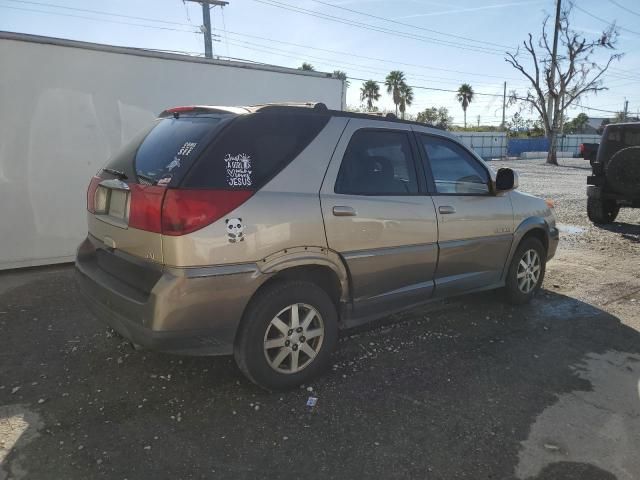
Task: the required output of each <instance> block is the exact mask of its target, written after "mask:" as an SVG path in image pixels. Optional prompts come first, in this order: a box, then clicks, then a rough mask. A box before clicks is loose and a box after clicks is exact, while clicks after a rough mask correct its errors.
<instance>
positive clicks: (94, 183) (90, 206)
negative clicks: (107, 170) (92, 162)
mask: <svg viewBox="0 0 640 480" xmlns="http://www.w3.org/2000/svg"><path fill="white" fill-rule="evenodd" d="M101 181H102V179H101V178H100V177H93V178H92V179H91V182H90V183H89V188H87V210H89V212H91V213H96V190H97V189H98V184H99V183H100V182H101Z"/></svg>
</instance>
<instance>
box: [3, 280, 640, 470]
mask: <svg viewBox="0 0 640 480" xmlns="http://www.w3.org/2000/svg"><path fill="white" fill-rule="evenodd" d="M445 307H446V308H442V306H439V307H438V308H439V310H438V309H435V310H434V308H433V307H431V308H426V309H421V310H416V311H413V312H410V313H407V314H404V315H400V316H395V317H393V318H390V319H389V323H388V324H384V325H378V326H376V327H375V328H374V329H373V330H366V331H362V330H359V331H357V332H355V333H353V332H352V333H350V334H348V335H346V336H344V337H343V338H342V340H341V342H340V344H339V350H338V352H337V353H336V355H335V365H334V368H333V369H332V371H330V372H328V373H327V375H325V376H324V377H322V378H320V379H318V380H317V381H316V382H315V383H314V384H313V386H312V388H313V391H312V392H310V391H308V390H307V389H306V388H300V389H296V390H295V391H292V392H287V393H275V394H270V393H267V392H264V391H261V390H259V389H258V388H256V387H254V386H253V385H252V384H250V383H248V382H247V381H246V380H244V378H242V377H241V376H240V373H239V371H238V370H237V368H236V367H235V365H234V364H233V361H232V360H231V359H228V358H180V357H172V356H167V355H161V354H154V353H149V352H139V351H133V350H131V349H130V348H129V347H128V345H126V343H124V342H121V341H119V340H118V339H116V338H113V337H110V336H108V335H107V334H106V333H105V329H104V328H103V327H102V326H101V325H100V324H99V323H98V321H97V320H95V319H94V318H93V317H91V316H90V314H89V313H88V312H87V310H86V309H85V308H84V307H83V306H82V304H81V303H80V301H79V298H78V295H77V293H76V290H75V287H74V284H73V281H72V272H71V270H70V269H60V270H58V271H54V272H53V273H51V272H50V273H48V274H46V275H42V276H40V275H38V274H37V272H36V273H34V278H33V279H32V280H31V281H29V282H27V283H26V284H22V285H19V286H16V287H15V288H13V289H11V290H9V291H6V292H4V293H3V294H1V295H0V312H2V313H0V359H1V362H0V387H1V388H0V405H21V406H22V407H20V408H24V409H25V410H29V411H30V412H35V413H36V414H37V415H38V416H39V417H40V418H41V419H42V422H43V425H42V426H41V427H39V428H38V432H37V433H36V432H30V436H29V438H30V441H29V442H28V443H27V442H25V443H24V444H22V445H20V444H16V445H17V446H16V447H15V448H12V449H10V451H8V452H7V454H6V458H5V460H4V461H3V463H2V464H1V466H0V468H1V469H4V470H5V471H6V472H10V476H11V475H13V477H15V478H21V477H24V478H68V479H76V478H77V479H86V478H109V479H111V478H117V479H122V478H128V479H130V480H133V479H138V478H141V479H142V478H217V479H218V478H233V479H238V478H240V479H242V478H267V477H268V478H279V477H283V478H284V477H288V478H299V477H303V476H304V477H306V478H340V479H342V478H402V479H405V478H429V479H440V478H442V479H454V478H470V479H481V478H484V479H505V478H530V479H550V478H554V479H556V478H563V479H564V478H580V479H584V480H590V479H609V478H616V476H617V478H619V479H620V480H622V479H626V478H632V477H625V476H624V474H620V472H622V471H623V470H621V469H622V468H627V469H629V468H631V469H633V468H635V466H636V464H634V463H633V461H635V460H631V459H627V458H618V457H616V458H602V459H598V458H596V459H594V461H588V462H583V461H581V460H577V461H576V460H574V459H575V458H580V456H581V455H582V453H581V452H576V451H574V450H575V449H576V448H578V449H579V448H582V447H581V444H580V443H579V442H577V443H575V445H574V443H573V440H572V437H571V436H570V435H569V436H567V435H568V433H567V432H571V431H572V430H570V429H568V428H567V426H566V425H563V424H562V421H560V422H559V424H557V425H555V426H554V425H550V424H549V419H553V418H556V417H555V416H554V415H556V414H557V412H562V410H558V408H559V402H560V403H561V402H564V401H565V400H566V401H571V399H572V398H573V397H575V399H576V400H575V401H576V402H578V404H581V403H580V402H589V401H590V400H589V399H590V398H592V397H590V396H589V395H590V394H591V393H592V392H593V391H595V390H594V384H593V382H594V380H593V376H590V375H589V374H586V373H584V372H585V371H586V369H588V368H597V365H599V364H598V363H593V362H592V360H593V359H594V358H595V359H596V360H597V361H605V362H606V361H607V360H602V358H605V359H606V358H608V357H606V355H608V354H610V353H611V352H612V351H613V352H622V353H620V355H618V357H616V358H626V357H625V355H627V356H632V357H634V358H635V357H636V356H637V354H638V353H640V335H639V334H638V332H636V331H635V330H633V329H631V328H628V327H626V326H625V325H623V324H621V322H620V321H619V320H618V319H617V318H616V317H614V316H611V315H609V314H607V313H606V312H603V311H601V310H599V309H597V308H594V307H592V306H590V305H588V304H585V303H581V302H579V301H577V300H574V299H572V298H568V297H564V296H561V295H556V294H552V293H548V292H545V293H543V294H541V295H540V296H539V297H538V298H537V299H536V300H535V301H534V302H533V303H532V304H531V305H529V306H526V307H521V308H512V307H510V306H507V305H505V304H504V303H502V302H501V300H500V299H499V297H498V295H497V294H494V293H489V294H486V293H485V294H478V295H472V296H467V297H464V298H462V299H459V300H456V301H454V302H451V303H448V304H446V305H445ZM596 360H593V361H596ZM590 362H591V363H590ZM585 365H586V366H585ZM594 365H595V367H594ZM627 367H629V368H630V369H631V370H627ZM612 368H613V367H612ZM615 368H620V369H623V370H625V372H626V373H625V374H624V375H623V374H621V375H619V376H616V375H613V376H612V375H608V377H611V380H610V381H609V387H608V388H612V389H613V391H611V392H610V395H611V396H612V397H613V396H616V395H620V396H624V397H625V398H628V399H629V402H630V403H629V405H630V406H629V407H628V408H631V409H633V408H637V403H638V383H637V380H638V375H640V367H638V364H636V363H631V362H630V363H629V364H628V365H627V364H621V365H618V366H616V367H615ZM614 370H615V369H614ZM615 371H617V370H615ZM17 387H19V389H18V390H15V389H16V388H17ZM12 391H14V393H12ZM310 395H314V396H316V397H318V403H317V406H316V407H315V408H313V409H309V408H307V407H306V401H307V398H308V397H309V396H310ZM602 398H604V400H603V399H602ZM606 398H608V397H607V396H606V395H605V397H598V399H599V400H598V401H605V402H606V401H607V400H606ZM620 405H622V407H620V408H627V407H626V405H627V403H623V404H619V403H615V402H612V403H611V406H609V405H601V406H599V405H598V406H597V407H598V408H600V410H601V411H602V412H603V413H602V415H603V418H602V419H601V420H602V421H603V422H604V424H602V423H601V422H598V423H597V424H594V425H593V428H594V429H596V430H595V431H593V432H591V434H592V435H594V436H603V435H604V436H606V435H609V436H611V435H614V436H615V435H618V436H620V435H622V436H624V435H627V437H626V438H616V439H615V441H617V442H620V444H619V445H623V444H624V445H623V446H625V448H621V449H620V450H619V453H620V455H619V457H620V456H622V457H624V455H626V452H627V449H626V447H627V446H628V445H627V443H629V442H630V443H629V444H630V445H632V446H633V445H634V444H635V445H637V444H638V443H637V442H638V438H637V437H636V436H634V435H637V434H636V433H634V432H628V431H627V430H626V429H625V428H626V427H625V421H626V420H628V418H627V417H628V416H629V415H633V414H634V411H631V412H627V411H615V410H614V409H613V408H614V407H617V406H620ZM560 406H562V405H560ZM12 408H13V407H12ZM607 409H611V410H610V411H609V410H607ZM578 410H579V409H578ZM583 410H584V409H583ZM583 410H580V411H583ZM549 412H551V414H549ZM554 412H555V413H554ZM584 412H588V410H584ZM608 415H610V416H611V422H609V421H608ZM637 417H640V415H637ZM571 421H575V422H582V423H584V424H585V425H587V426H589V422H590V420H589V419H581V418H579V417H577V418H574V419H571ZM634 421H637V418H636V420H634ZM612 422H613V423H612ZM612 424H615V425H614V426H615V427H616V428H610V427H611V425H612ZM628 425H629V428H631V427H633V428H635V425H636V424H635V423H628ZM31 428H32V430H33V428H34V427H31ZM603 429H604V430H603ZM547 430H548V431H547ZM563 432H564V433H563ZM581 432H582V430H576V435H578V434H582V433H581ZM603 438H604V437H603ZM567 442H568V443H569V444H566V443H567ZM625 442H626V443H625ZM585 454H586V453H585ZM629 471H631V474H632V475H634V476H636V477H637V476H640V471H633V470H629ZM623 473H624V472H623ZM516 475H517V476H516ZM524 475H526V477H524ZM0 476H1V474H0Z"/></svg>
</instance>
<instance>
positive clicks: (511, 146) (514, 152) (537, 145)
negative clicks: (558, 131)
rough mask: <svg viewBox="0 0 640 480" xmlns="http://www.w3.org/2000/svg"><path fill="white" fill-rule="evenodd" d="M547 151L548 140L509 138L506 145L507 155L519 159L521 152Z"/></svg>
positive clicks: (542, 138)
mask: <svg viewBox="0 0 640 480" xmlns="http://www.w3.org/2000/svg"><path fill="white" fill-rule="evenodd" d="M548 150H549V139H548V138H546V137H538V138H511V139H509V143H508V144H507V155H509V156H510V157H519V156H520V154H521V153H522V152H546V151H548Z"/></svg>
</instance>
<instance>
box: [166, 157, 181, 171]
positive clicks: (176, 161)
mask: <svg viewBox="0 0 640 480" xmlns="http://www.w3.org/2000/svg"><path fill="white" fill-rule="evenodd" d="M176 167H180V159H179V158H178V157H173V160H171V162H169V165H167V170H169V171H171V170H173V169H174V168H176Z"/></svg>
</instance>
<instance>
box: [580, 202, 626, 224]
mask: <svg viewBox="0 0 640 480" xmlns="http://www.w3.org/2000/svg"><path fill="white" fill-rule="evenodd" d="M619 211H620V207H619V206H618V204H617V203H616V202H615V200H604V199H602V198H592V197H589V198H587V216H588V217H589V220H591V221H592V222H593V223H595V224H597V225H606V224H608V223H612V222H613V221H615V219H616V217H617V216H618V212H619Z"/></svg>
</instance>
